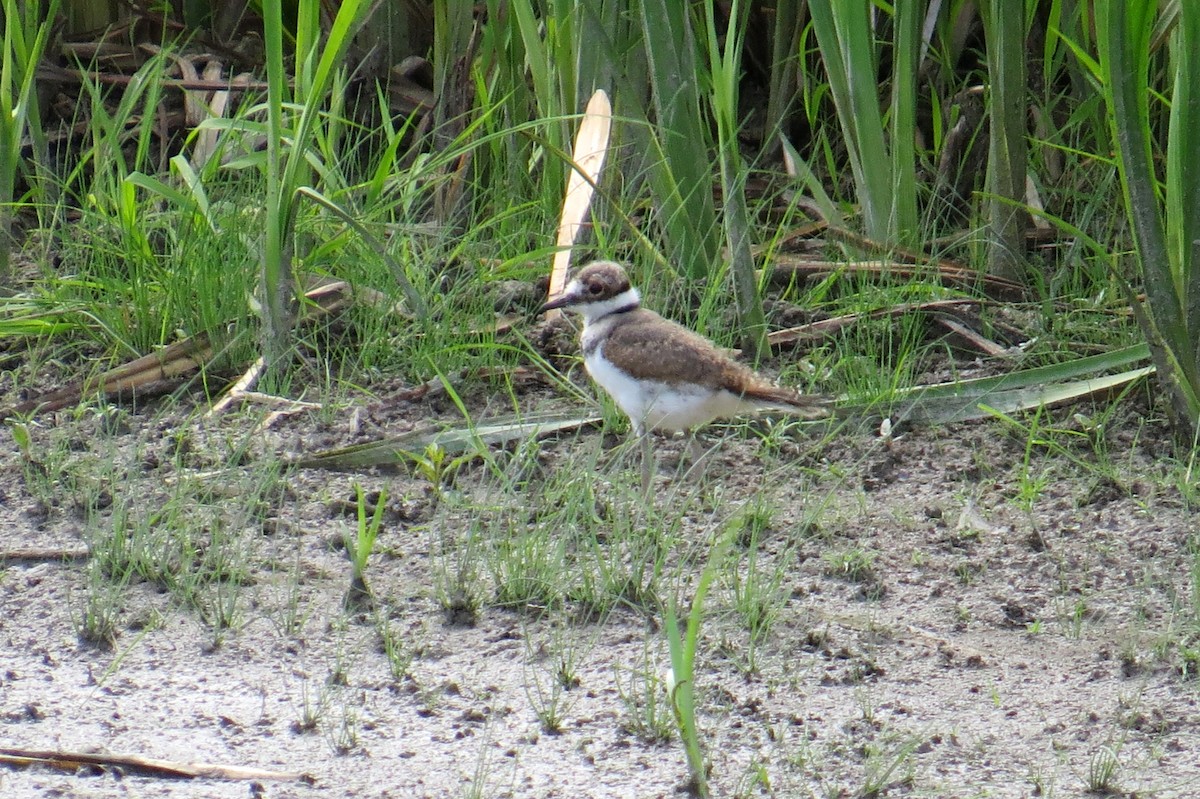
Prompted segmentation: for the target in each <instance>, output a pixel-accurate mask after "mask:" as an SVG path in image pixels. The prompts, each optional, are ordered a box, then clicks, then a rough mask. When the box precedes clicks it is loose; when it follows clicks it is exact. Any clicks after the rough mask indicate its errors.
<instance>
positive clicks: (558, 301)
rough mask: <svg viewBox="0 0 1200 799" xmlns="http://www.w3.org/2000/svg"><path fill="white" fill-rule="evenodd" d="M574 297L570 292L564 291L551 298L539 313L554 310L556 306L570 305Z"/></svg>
mask: <svg viewBox="0 0 1200 799" xmlns="http://www.w3.org/2000/svg"><path fill="white" fill-rule="evenodd" d="M574 299H575V298H574V297H572V296H571V295H570V294H567V293H566V292H563V293H562V294H559V295H558V296H557V297H555V298H554V299H552V300H549V301H548V302H547V303H546V304H545V305H543V306H542V309H541V310H540V311H538V313H545V312H546V311H553V310H555V309H556V308H562V307H563V306H566V305H570V304H571V301H572V300H574Z"/></svg>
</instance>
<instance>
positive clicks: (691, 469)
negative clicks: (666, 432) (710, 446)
mask: <svg viewBox="0 0 1200 799" xmlns="http://www.w3.org/2000/svg"><path fill="white" fill-rule="evenodd" d="M684 435H685V436H687V444H686V445H685V446H684V452H685V453H686V456H687V459H688V468H687V471H685V472H684V473H683V479H684V480H694V479H696V478H697V477H698V476H699V475H700V473H701V472H700V467H701V466H702V465H703V463H704V458H705V456H706V455H707V454H708V451H707V450H705V449H704V447H703V446H702V445H701V444H700V439H699V438H697V437H696V431H695V430H685V431H684Z"/></svg>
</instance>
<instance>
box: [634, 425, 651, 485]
mask: <svg viewBox="0 0 1200 799" xmlns="http://www.w3.org/2000/svg"><path fill="white" fill-rule="evenodd" d="M638 436H639V437H640V438H641V439H642V493H643V494H646V495H647V496H648V495H649V494H650V484H651V482H653V479H654V448H653V446H652V445H651V441H650V431H649V430H645V429H643V430H641V431H639V432H638Z"/></svg>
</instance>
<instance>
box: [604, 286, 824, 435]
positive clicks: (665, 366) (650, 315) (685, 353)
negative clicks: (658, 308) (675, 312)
mask: <svg viewBox="0 0 1200 799" xmlns="http://www.w3.org/2000/svg"><path fill="white" fill-rule="evenodd" d="M628 314H629V316H628V317H627V318H625V319H623V320H622V322H621V324H618V325H615V326H614V327H613V328H612V331H611V332H610V333H609V335H608V338H607V340H606V341H605V343H604V354H605V355H606V356H607V357H608V358H610V359H612V360H619V361H621V363H622V365H623V368H624V369H625V371H627V372H628V373H629V374H630V375H632V376H633V377H636V378H642V379H652V380H664V378H663V374H664V373H670V374H671V377H670V379H666V380H664V382H668V383H683V382H688V383H696V384H698V385H702V386H708V387H709V388H717V389H719V388H723V389H726V390H727V391H731V392H733V393H734V394H738V395H741V396H745V397H749V398H752V399H756V400H760V401H762V402H763V403H772V404H776V405H780V406H787V407H789V408H791V409H794V411H795V412H798V413H800V414H801V415H802V416H806V417H808V418H813V419H816V418H821V417H823V416H827V415H828V414H829V402H828V400H827V399H825V398H824V397H816V396H810V395H804V394H797V393H796V392H795V391H792V390H791V389H789V388H784V387H781V386H776V385H774V384H772V383H770V382H768V381H767V380H765V379H764V378H762V377H760V376H759V375H758V374H756V373H755V372H754V371H753V370H752V369H750V368H749V367H748V366H746V365H744V364H741V363H738V362H737V361H735V360H733V359H732V358H730V357H729V356H728V355H726V354H725V353H723V352H721V350H719V349H717V347H716V346H715V345H714V344H713V343H712V342H711V341H709V340H708V339H706V338H704V337H703V336H700V335H698V334H696V333H693V332H692V331H691V330H688V329H687V328H686V327H683V326H682V325H679V324H676V323H675V322H672V321H670V320H668V319H663V318H662V317H661V316H659V315H658V314H656V313H655V312H654V311H650V310H647V309H645V308H638V309H637V310H635V311H629V312H628Z"/></svg>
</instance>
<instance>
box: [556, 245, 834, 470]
mask: <svg viewBox="0 0 1200 799" xmlns="http://www.w3.org/2000/svg"><path fill="white" fill-rule="evenodd" d="M554 308H565V309H567V310H569V311H575V312H576V313H579V314H581V315H582V316H583V331H582V332H581V333H580V336H579V343H580V348H581V349H582V350H583V362H584V364H585V365H586V366H587V371H588V374H590V375H591V376H592V379H593V380H595V381H596V382H597V383H599V384H600V385H601V387H602V388H603V389H604V390H605V391H607V392H608V393H609V395H611V396H612V398H613V400H615V401H616V403H617V405H618V406H619V407H620V408H621V410H622V411H624V412H625V415H626V416H628V417H629V420H630V421H631V422H632V423H633V429H634V432H635V433H636V434H637V435H638V436H640V437H641V439H642V484H643V488H647V489H648V488H649V485H650V468H651V466H650V464H651V456H650V443H649V440H650V439H649V436H648V435H647V433H648V431H650V430H661V431H666V432H679V431H690V430H691V429H692V428H695V427H699V426H700V425H704V424H707V423H709V422H711V421H712V420H713V419H716V418H718V417H728V416H737V415H739V414H743V413H752V412H755V411H763V410H772V411H784V412H787V413H793V414H797V415H799V416H803V417H805V418H809V419H816V418H820V417H823V416H827V415H829V408H828V402H827V400H825V399H822V398H820V397H812V396H802V395H800V394H797V393H796V392H794V391H791V390H789V389H786V388H781V387H779V386H776V385H773V384H772V383H770V382H769V381H768V380H766V379H765V378H763V377H761V376H760V375H758V374H756V373H755V372H754V371H753V370H751V369H750V368H749V367H747V366H745V365H743V364H740V363H738V362H737V361H734V360H733V359H731V358H730V357H728V356H727V355H725V354H724V353H723V352H721V351H720V350H719V349H717V347H716V346H715V345H713V343H712V342H710V341H709V340H708V339H706V338H704V337H703V336H700V335H699V334H697V333H693V332H692V331H691V330H688V329H687V328H686V327H683V326H682V325H679V324H676V323H675V322H672V321H670V320H669V319H664V318H662V317H661V316H659V315H658V314H656V313H655V312H654V311H651V310H648V309H646V308H643V307H641V296H640V295H639V294H638V290H637V289H636V288H634V287H632V286H631V285H629V277H628V276H627V275H626V274H625V270H624V269H622V268H621V266H620V265H619V264H616V263H613V262H612V261H596V262H594V263H591V264H588V265H587V266H585V267H584V268H583V269H582V270H581V271H580V272H579V274H578V275H577V276H576V277H575V279H574V280H572V281H571V282H570V283H568V284H567V287H566V288H565V289H564V290H563V292H562V293H561V294H559V295H558V296H557V297H553V298H551V299H550V300H549V302H547V303H546V304H545V305H543V306H542V311H549V310H552V309H554Z"/></svg>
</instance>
